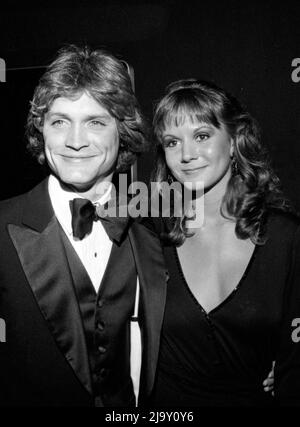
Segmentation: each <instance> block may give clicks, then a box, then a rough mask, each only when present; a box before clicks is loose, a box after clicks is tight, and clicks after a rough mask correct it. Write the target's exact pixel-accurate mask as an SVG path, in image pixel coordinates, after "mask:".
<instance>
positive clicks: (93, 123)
mask: <svg viewBox="0 0 300 427" xmlns="http://www.w3.org/2000/svg"><path fill="white" fill-rule="evenodd" d="M89 125H90V126H91V127H93V128H98V127H103V126H106V123H104V122H101V121H100V120H91V121H90V122H89Z"/></svg>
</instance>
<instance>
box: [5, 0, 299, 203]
mask: <svg viewBox="0 0 300 427" xmlns="http://www.w3.org/2000/svg"><path fill="white" fill-rule="evenodd" d="M7 3H8V2H7ZM24 3H25V4H24V5H23V6H20V4H17V3H14V1H10V2H9V3H8V4H7V5H3V4H2V5H1V9H0V57H1V58H3V59H5V61H6V65H7V68H8V70H7V75H6V80H7V81H6V83H0V109H1V110H0V114H1V116H0V122H1V137H0V138H1V139H0V141H1V142H0V144H1V145H0V147H1V151H0V152H1V167H0V199H4V198H7V197H11V196H14V195H17V194H20V193H22V192H24V191H26V190H28V189H29V188H31V187H32V186H33V185H35V184H36V183H37V182H38V181H39V180H40V179H41V178H42V177H43V171H42V170H41V168H40V167H39V166H38V165H36V164H35V162H34V161H33V160H31V158H30V157H29V155H27V153H26V148H25V147H26V141H25V139H24V125H25V120H26V115H27V111H28V105H29V100H30V98H31V97H32V93H33V89H34V87H35V86H36V84H37V81H38V78H39V77H40V75H41V74H42V73H43V71H44V69H43V68H42V67H43V66H45V65H47V64H48V63H49V62H50V61H51V60H52V59H53V57H54V56H55V53H56V51H57V50H58V49H59V48H60V47H61V46H62V45H63V44H65V43H76V44H89V45H90V46H91V47H93V48H101V47H105V48H107V49H109V50H111V51H112V52H113V53H114V54H116V55H117V56H119V57H120V58H122V59H125V60H127V61H128V62H129V63H130V64H131V65H132V66H133V67H134V71H135V86H136V93H137V96H138V98H139V100H140V103H141V105H142V107H143V110H144V112H145V113H146V116H148V118H149V119H150V120H151V116H152V111H153V104H154V102H155V100H157V99H158V98H159V97H160V96H161V94H162V92H163V89H164V87H165V86H166V84H168V83H169V82H171V81H173V80H175V79H179V78H184V77H198V78H201V79H206V80H212V81H214V82H215V83H217V84H218V85H220V86H222V87H224V88H225V89H227V90H229V91H230V92H232V93H233V94H234V95H235V96H237V97H238V98H239V99H240V100H241V101H242V102H243V103H245V104H246V105H247V106H248V109H249V110H250V112H251V113H252V114H253V115H254V116H255V117H256V118H257V119H258V120H259V122H260V124H261V127H262V131H263V138H264V142H265V144H266V145H267V146H268V148H269V150H270V152H271V156H272V158H273V164H274V167H275V169H276V171H277V173H278V174H279V176H280V178H281V180H282V183H283V187H284V189H285V191H286V193H287V195H288V196H289V197H290V198H291V199H292V200H293V201H294V203H295V204H296V206H297V207H298V209H300V170H299V165H300V126H299V123H300V98H299V94H300V82H299V83H295V82H293V81H292V78H291V74H292V72H293V68H292V60H293V59H294V58H300V1H299V0H298V1H291V0H285V1H282V2H278V1H271V0H261V1H247V2H246V1H233V0H231V1H222V2H220V1H219V2H214V1H213V0H198V1H189V0H185V1H183V0H179V1H175V0H167V1H145V0H144V1H143V0H142V1H133V0H131V1H130V0H124V1H113V0H111V1H101V0H98V1H85V2H76V1H73V2H72V3H70V4H68V3H67V2H63V1H60V2H56V1H50V2H49V4H47V3H45V4H42V3H41V4H39V5H34V4H31V3H28V2H24ZM27 67H28V68H27ZM299 76H300V71H299ZM152 166H153V153H149V154H147V155H144V156H143V157H142V158H141V160H140V161H139V163H138V174H139V179H141V180H145V181H146V180H148V179H149V174H150V171H151V168H152Z"/></svg>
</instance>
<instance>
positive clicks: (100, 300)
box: [97, 299, 104, 308]
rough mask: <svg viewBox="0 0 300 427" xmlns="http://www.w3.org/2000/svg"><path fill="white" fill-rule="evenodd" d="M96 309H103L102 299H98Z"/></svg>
mask: <svg viewBox="0 0 300 427" xmlns="http://www.w3.org/2000/svg"><path fill="white" fill-rule="evenodd" d="M97 305H98V307H100V308H101V307H103V305H104V301H103V300H102V299H99V301H98V302H97Z"/></svg>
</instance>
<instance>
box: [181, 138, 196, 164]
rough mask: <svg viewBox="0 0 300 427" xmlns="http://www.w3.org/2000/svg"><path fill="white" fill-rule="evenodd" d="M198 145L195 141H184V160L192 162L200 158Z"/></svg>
mask: <svg viewBox="0 0 300 427" xmlns="http://www.w3.org/2000/svg"><path fill="white" fill-rule="evenodd" d="M198 157H199V152H198V146H197V144H196V143H195V142H194V141H184V142H183V143H182V162H190V161H191V160H194V159H198Z"/></svg>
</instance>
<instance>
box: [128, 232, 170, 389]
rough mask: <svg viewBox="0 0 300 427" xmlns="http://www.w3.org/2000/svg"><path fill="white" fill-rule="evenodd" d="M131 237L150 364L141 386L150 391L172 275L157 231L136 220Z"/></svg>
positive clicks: (145, 353) (146, 362) (145, 354)
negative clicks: (168, 269) (167, 267)
mask: <svg viewBox="0 0 300 427" xmlns="http://www.w3.org/2000/svg"><path fill="white" fill-rule="evenodd" d="M129 238H130V241H131V245H132V248H133V253H134V257H135V261H136V267H137V272H138V276H139V281H140V287H141V290H140V292H141V294H140V296H141V305H142V307H141V308H142V310H141V313H140V314H141V316H142V332H143V336H144V342H143V344H144V351H143V365H144V367H145V366H146V367H147V369H146V371H145V369H143V367H142V377H141V387H145V390H144V391H145V393H146V395H148V394H149V393H150V391H151V389H152V387H153V383H154V377H155V371H156V365H157V359H158V351H159V342H160V333H161V327H162V322H163V315H164V308H165V302H166V293H167V281H168V277H169V276H168V271H167V270H166V267H165V263H164V257H163V253H162V248H161V245H160V241H159V239H158V238H157V236H156V235H155V234H154V233H152V232H151V231H149V230H148V229H146V228H144V227H143V226H139V225H138V224H133V226H132V227H131V229H129ZM140 314H139V315H140ZM143 324H145V327H144V326H143Z"/></svg>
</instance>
